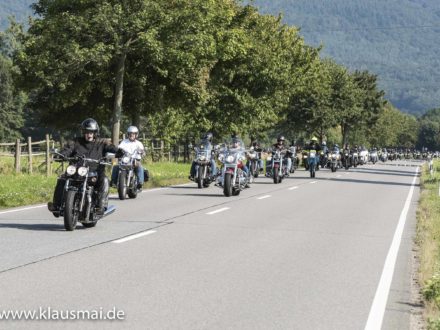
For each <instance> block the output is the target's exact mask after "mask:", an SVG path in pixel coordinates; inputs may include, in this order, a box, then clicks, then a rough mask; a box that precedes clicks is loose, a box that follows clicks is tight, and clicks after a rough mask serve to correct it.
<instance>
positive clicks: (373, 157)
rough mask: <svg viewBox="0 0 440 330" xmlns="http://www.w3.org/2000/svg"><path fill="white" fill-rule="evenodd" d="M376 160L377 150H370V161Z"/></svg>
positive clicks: (374, 161)
mask: <svg viewBox="0 0 440 330" xmlns="http://www.w3.org/2000/svg"><path fill="white" fill-rule="evenodd" d="M377 160H378V157H377V151H376V150H372V151H371V152H370V162H372V163H373V164H376V163H377Z"/></svg>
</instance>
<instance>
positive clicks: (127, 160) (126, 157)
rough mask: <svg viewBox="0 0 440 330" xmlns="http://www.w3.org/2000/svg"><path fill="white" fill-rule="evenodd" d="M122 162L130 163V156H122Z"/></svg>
mask: <svg viewBox="0 0 440 330" xmlns="http://www.w3.org/2000/svg"><path fill="white" fill-rule="evenodd" d="M122 162H123V163H124V164H128V163H129V162H130V157H128V156H124V157H122Z"/></svg>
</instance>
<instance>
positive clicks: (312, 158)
mask: <svg viewBox="0 0 440 330" xmlns="http://www.w3.org/2000/svg"><path fill="white" fill-rule="evenodd" d="M308 160H309V169H310V177H311V178H314V177H315V174H316V168H317V167H318V166H319V165H318V159H317V155H316V150H309V158H308Z"/></svg>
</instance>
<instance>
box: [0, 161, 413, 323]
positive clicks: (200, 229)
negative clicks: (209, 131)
mask: <svg viewBox="0 0 440 330" xmlns="http://www.w3.org/2000/svg"><path fill="white" fill-rule="evenodd" d="M400 164H401V165H402V166H396V165H397V163H395V162H394V163H393V166H390V165H391V164H386V165H382V164H376V165H374V166H373V165H368V166H363V167H359V168H358V169H350V170H349V171H345V170H338V171H337V172H336V173H331V172H330V171H328V170H321V171H319V172H317V174H316V178H314V179H311V178H310V177H309V176H308V172H305V171H302V170H299V171H297V172H296V173H295V174H293V175H292V176H291V177H290V178H287V179H285V180H284V181H283V182H282V183H281V184H278V185H275V184H273V183H272V181H271V180H270V179H267V178H258V179H257V180H256V182H255V183H254V184H253V185H252V187H251V188H250V189H247V190H245V191H243V192H242V193H241V194H240V196H238V197H230V198H227V197H224V196H223V194H222V190H221V189H219V188H217V187H215V186H211V187H210V188H208V189H203V190H199V189H197V188H196V185H195V184H194V183H191V184H189V185H184V186H178V187H171V188H165V189H156V190H151V191H144V192H143V193H142V194H140V195H139V196H138V198H137V199H135V200H126V201H122V202H121V201H119V200H117V199H116V198H112V200H111V201H110V204H114V205H116V206H117V211H116V212H115V213H114V214H112V215H110V216H108V217H107V218H105V219H103V220H101V221H100V222H99V223H98V225H97V226H96V227H95V228H91V229H85V228H82V226H81V225H78V228H77V230H76V231H74V232H66V231H64V227H63V223H62V219H55V218H54V217H53V216H52V215H51V214H50V213H49V212H48V211H47V209H46V208H45V207H44V206H40V207H38V206H37V207H32V208H28V209H23V208H21V209H19V210H9V211H6V212H5V211H2V212H0V251H1V253H0V313H1V312H2V311H6V312H7V311H32V310H37V311H39V309H40V308H42V309H43V310H47V309H48V308H49V307H50V308H51V309H52V310H51V313H53V311H54V310H56V311H84V310H86V311H89V312H93V311H96V310H100V311H103V313H106V312H107V311H109V310H113V309H114V308H116V309H117V310H119V311H120V312H121V313H122V312H123V313H124V320H113V321H109V320H105V321H103V320H93V321H91V320H86V321H83V320H81V321H79V320H69V321H65V320H63V321H61V320H34V321H29V320H20V321H11V320H8V321H5V320H0V329H48V328H53V329H60V328H63V329H95V328H100V329H121V328H124V329H128V328H130V329H364V328H366V327H367V328H368V327H369V328H371V329H374V328H377V327H379V326H378V324H379V325H380V324H382V328H383V329H409V328H410V310H411V308H412V305H413V301H412V298H411V276H412V272H413V265H412V263H413V256H412V247H413V237H414V235H415V209H416V206H417V201H418V195H419V186H418V178H417V176H418V175H417V173H416V171H417V170H418V167H417V166H418V165H419V164H420V163H415V162H411V163H410V162H401V163H400ZM412 187H413V188H412ZM409 197H410V199H409ZM405 205H406V211H407V213H406V211H405ZM399 226H400V227H401V229H402V230H401V233H400V234H399V233H397V234H396V232H399ZM133 234H139V235H137V236H134V237H133V236H131V235H133ZM396 238H397V242H396ZM121 239H122V242H121V241H118V240H121ZM118 242H119V243H118ZM393 242H394V243H393ZM396 243H397V247H396ZM393 246H394V248H395V249H396V250H395V252H396V253H397V251H398V254H397V261H396V263H395V266H394V263H393V260H392V249H393ZM387 256H388V259H390V258H391V263H390V260H388V259H387ZM385 265H386V266H385ZM390 265H391V266H392V267H390ZM393 271H394V272H393ZM387 274H388V276H391V277H390V281H391V279H392V282H390V287H389V288H387V286H386V283H385V286H382V285H383V284H384V282H383V281H384V278H385V282H386V277H387ZM378 287H379V290H378ZM376 291H378V293H377V294H376ZM388 293H389V295H388ZM383 296H385V298H384V297H383ZM375 297H376V299H375ZM381 299H382V305H383V307H380V306H381ZM384 299H385V300H384ZM383 300H384V301H383ZM373 301H374V303H373ZM374 310H376V313H375V312H374ZM381 310H382V312H383V322H382V318H381V317H380V315H381ZM377 311H378V312H377ZM51 315H52V317H53V318H56V315H54V314H51ZM377 315H379V317H378V316H377ZM41 316H42V317H43V318H44V317H45V316H46V317H49V316H48V314H44V313H43V314H42V315H41ZM61 316H62V314H61ZM378 318H379V320H378ZM377 322H379V323H377ZM367 325H368V326H367Z"/></svg>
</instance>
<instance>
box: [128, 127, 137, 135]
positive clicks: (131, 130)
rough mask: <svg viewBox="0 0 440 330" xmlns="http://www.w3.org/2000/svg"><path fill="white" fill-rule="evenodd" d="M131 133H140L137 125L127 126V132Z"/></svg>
mask: <svg viewBox="0 0 440 330" xmlns="http://www.w3.org/2000/svg"><path fill="white" fill-rule="evenodd" d="M130 133H134V134H136V135H137V134H139V130H138V128H137V127H136V126H129V127H128V128H127V134H130Z"/></svg>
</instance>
